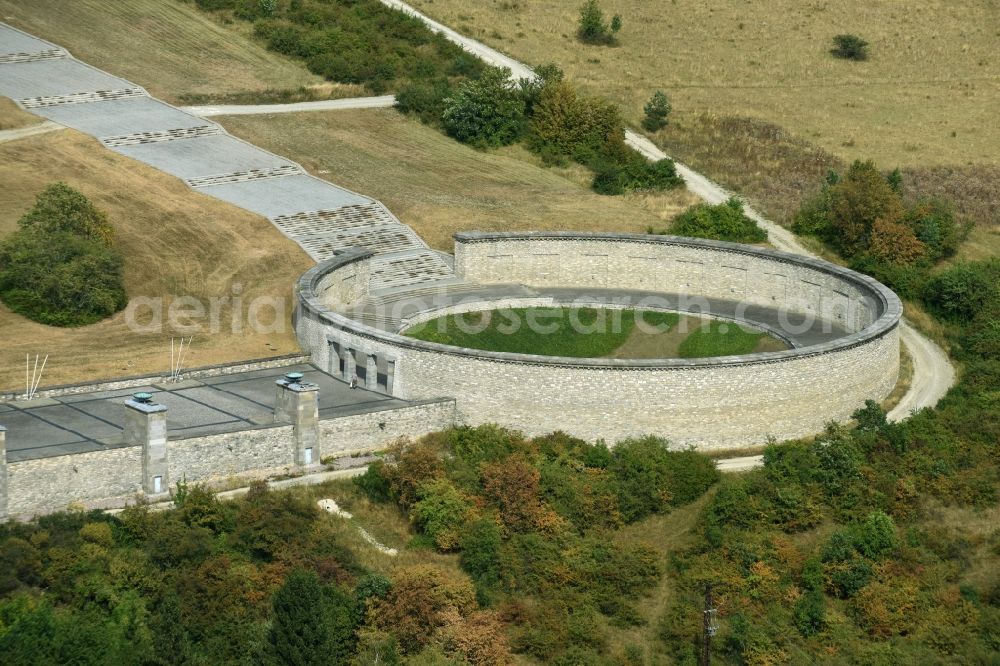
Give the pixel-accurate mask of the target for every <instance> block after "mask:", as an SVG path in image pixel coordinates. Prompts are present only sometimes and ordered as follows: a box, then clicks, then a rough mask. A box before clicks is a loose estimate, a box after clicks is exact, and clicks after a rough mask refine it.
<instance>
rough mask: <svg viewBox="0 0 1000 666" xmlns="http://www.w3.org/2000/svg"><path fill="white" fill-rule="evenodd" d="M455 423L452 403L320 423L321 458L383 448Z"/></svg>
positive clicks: (432, 404)
mask: <svg viewBox="0 0 1000 666" xmlns="http://www.w3.org/2000/svg"><path fill="white" fill-rule="evenodd" d="M454 424H455V401H454V400H435V401H432V402H426V403H423V404H417V405H412V406H410V407H401V408H399V409H393V410H391V411H383V412H367V413H364V414H355V415H352V416H341V417H338V418H335V419H326V420H323V421H320V423H319V432H320V438H321V439H322V440H323V446H322V452H323V456H324V457H326V456H331V455H338V456H339V455H347V454H351V453H359V452H363V451H374V450H378V449H382V448H385V447H386V446H388V445H389V444H391V443H392V442H394V441H395V440H397V439H399V438H400V437H421V436H422V435H426V434H427V433H431V432H436V431H438V430H444V429H445V428H448V427H449V426H452V425H454Z"/></svg>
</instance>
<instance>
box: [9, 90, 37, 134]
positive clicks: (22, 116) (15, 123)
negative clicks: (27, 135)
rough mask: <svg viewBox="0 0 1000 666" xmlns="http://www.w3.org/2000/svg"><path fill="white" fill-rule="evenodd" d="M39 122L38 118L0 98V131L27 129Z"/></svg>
mask: <svg viewBox="0 0 1000 666" xmlns="http://www.w3.org/2000/svg"><path fill="white" fill-rule="evenodd" d="M41 121H42V119H41V118H39V117H38V116H36V115H34V114H31V113H28V112H27V111H22V110H21V109H20V108H19V107H18V106H17V104H14V102H12V101H11V100H9V99H7V98H6V97H0V131H3V130H10V129H18V128H21V127H28V126H29V125H35V124H37V123H40V122H41Z"/></svg>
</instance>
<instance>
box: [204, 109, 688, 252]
mask: <svg viewBox="0 0 1000 666" xmlns="http://www.w3.org/2000/svg"><path fill="white" fill-rule="evenodd" d="M222 123H223V124H224V125H225V126H226V128H227V129H229V130H230V131H231V132H232V133H234V134H236V135H237V136H240V137H242V138H244V139H246V140H248V141H250V142H251V143H254V144H256V145H259V146H261V147H264V148H267V149H268V150H272V151H274V152H276V153H278V154H279V155H285V156H287V157H289V158H291V159H295V160H298V161H299V162H300V163H302V164H303V165H304V166H305V167H307V168H308V169H309V170H310V171H312V172H313V173H315V174H317V175H319V176H320V177H322V178H328V179H329V180H331V181H332V182H334V183H337V184H338V185H341V186H344V187H348V188H350V189H353V190H355V191H358V192H363V193H365V194H366V195H369V196H373V197H376V198H378V199H380V200H381V201H382V202H383V203H385V204H386V205H387V206H388V207H389V209H390V210H392V211H393V212H394V213H395V214H396V215H397V216H399V218H400V219H401V220H402V221H403V222H405V223H406V224H408V225H410V226H411V227H413V228H414V229H415V230H416V231H417V233H419V234H420V235H421V236H422V237H423V238H424V240H426V241H427V242H428V243H430V244H431V245H432V246H434V247H436V248H439V249H442V250H450V249H451V247H452V235H453V234H454V233H455V232H457V231H463V230H470V229H479V230H484V231H506V230H532V229H545V230H553V229H567V230H573V229H579V230H588V231H632V232H639V233H642V232H645V230H646V228H647V227H648V226H651V225H652V226H662V224H663V222H664V221H665V220H667V219H669V218H670V217H672V216H673V215H675V214H676V213H677V212H679V211H680V210H681V209H683V208H684V207H686V206H687V205H690V204H691V203H693V202H694V199H693V198H692V197H691V195H689V194H688V193H687V192H685V191H672V192H667V193H663V194H634V195H628V196H625V197H604V196H600V195H598V194H594V193H593V192H591V191H589V190H587V189H585V188H584V187H583V186H582V185H581V180H582V179H583V176H582V174H581V173H580V172H579V170H577V169H573V168H570V169H565V170H559V169H548V168H543V167H541V166H537V165H536V164H535V163H534V157H533V156H532V155H530V154H529V153H528V152H527V151H525V150H524V149H522V148H517V147H514V148H508V149H504V150H502V151H499V152H482V151H477V150H473V149H472V148H469V147H468V146H465V145H462V144H460V143H458V142H457V141H455V140H453V139H450V138H448V137H446V136H444V135H443V134H441V133H440V132H439V131H437V130H435V129H432V128H430V127H426V126H424V125H421V124H420V123H419V122H417V121H415V120H410V119H408V118H405V117H403V116H401V115H400V114H398V113H396V112H395V111H392V110H387V109H368V110H357V111H336V112H326V113H303V114H281V115H273V116H231V117H226V118H223V119H222ZM588 182H589V181H588Z"/></svg>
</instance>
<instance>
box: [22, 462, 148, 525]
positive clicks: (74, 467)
mask: <svg viewBox="0 0 1000 666" xmlns="http://www.w3.org/2000/svg"><path fill="white" fill-rule="evenodd" d="M141 454H142V449H141V447H138V446H131V447H128V448H122V449H110V450H108V451H92V452H89V453H77V454H74V455H67V456H56V457H53V458H41V459H38V460H26V461H24V462H16V463H8V464H7V513H8V514H9V515H12V516H18V515H37V514H44V513H51V512H53V511H61V510H64V509H66V508H67V507H69V506H70V505H71V504H75V503H86V502H93V501H95V500H112V501H113V500H123V499H125V498H129V497H134V496H135V495H136V494H137V493H139V492H141V490H142V459H141Z"/></svg>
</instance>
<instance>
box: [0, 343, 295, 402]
mask: <svg viewBox="0 0 1000 666" xmlns="http://www.w3.org/2000/svg"><path fill="white" fill-rule="evenodd" d="M310 359H311V356H310V355H309V354H302V353H295V354H282V355H281V356H268V357H266V358H258V359H252V360H247V361H231V362H229V363H218V364H215V365H203V366H199V367H197V368H191V369H189V370H184V371H183V372H182V373H181V378H182V379H198V378H201V377H221V376H222V375H228V374H235V373H238V372H250V371H253V370H270V369H272V368H283V367H285V366H286V365H298V364H300V363H309V362H310ZM169 381H170V377H168V376H166V375H162V374H159V373H152V374H148V375H131V376H128V377H122V378H120V379H103V380H97V381H93V382H76V383H72V384H53V385H52V386H46V387H43V388H40V389H38V391H37V392H36V393H35V398H36V399H37V398H55V397H59V396H63V395H75V394H78V393H90V392H97V391H118V390H121V389H127V388H132V387H135V386H146V385H147V384H160V383H165V382H169ZM23 397H24V395H23V394H21V393H16V392H7V393H0V403H4V402H12V401H14V400H21V399H23Z"/></svg>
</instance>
